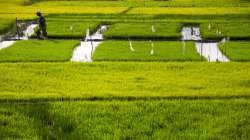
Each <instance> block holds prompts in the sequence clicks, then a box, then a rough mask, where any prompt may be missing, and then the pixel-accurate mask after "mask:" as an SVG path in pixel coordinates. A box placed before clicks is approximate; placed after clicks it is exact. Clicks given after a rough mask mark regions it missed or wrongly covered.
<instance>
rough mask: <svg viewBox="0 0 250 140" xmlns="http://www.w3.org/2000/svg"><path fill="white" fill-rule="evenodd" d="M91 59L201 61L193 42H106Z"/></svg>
mask: <svg viewBox="0 0 250 140" xmlns="http://www.w3.org/2000/svg"><path fill="white" fill-rule="evenodd" d="M130 43H131V44H130ZM183 43H185V44H183ZM130 45H131V46H130ZM93 58H94V60H96V61H201V57H200V55H199V54H198V53H197V52H196V50H195V46H194V43H193V42H175V41H131V42H129V41H107V42H104V43H102V44H101V45H100V46H99V47H98V48H97V50H96V51H95V54H94V56H93Z"/></svg>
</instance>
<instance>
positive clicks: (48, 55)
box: [0, 40, 79, 62]
mask: <svg viewBox="0 0 250 140" xmlns="http://www.w3.org/2000/svg"><path fill="white" fill-rule="evenodd" d="M77 45H79V42H78V41H74V40H69V41H59V40H53V41H47V40H46V41H35V40H34V41H18V42H16V43H15V44H14V45H12V46H11V47H9V48H6V49H3V50H1V51H0V58H1V60H0V61H1V62H33V61H38V62H41V61H68V60H70V58H71V56H72V51H73V49H74V48H75V47H76V46H77Z"/></svg>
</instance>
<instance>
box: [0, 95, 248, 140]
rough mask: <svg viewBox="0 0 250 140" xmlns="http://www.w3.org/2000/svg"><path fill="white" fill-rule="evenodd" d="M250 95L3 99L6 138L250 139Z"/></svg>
mask: <svg viewBox="0 0 250 140" xmlns="http://www.w3.org/2000/svg"><path fill="white" fill-rule="evenodd" d="M249 106H250V102H249V100H244V99H241V100H157V101H131V102H129V101H102V102H100V101H99V102H98V101H96V102H88V101H83V102H56V103H48V104H33V105H25V104H0V124H1V125H0V131H1V132H2V133H0V136H1V138H3V139H62V140H64V139H197V140H198V139H228V140H231V139H232V140H233V139H240V140H241V139H242V140H244V139H248V138H249V137H250V135H249V131H250V128H249V125H250V120H249V117H250V115H249V109H250V107H249Z"/></svg>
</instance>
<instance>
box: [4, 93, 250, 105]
mask: <svg viewBox="0 0 250 140" xmlns="http://www.w3.org/2000/svg"><path fill="white" fill-rule="evenodd" d="M232 99H247V100H248V99H250V95H229V96H165V97H163V96H159V97H155V96H154V97H150V96H144V97H135V96H106V97H101V96H94V97H85V98H70V97H68V98H67V97H62V98H55V97H50V98H32V99H11V98H8V99H7V98H5V99H3V98H0V103H7V104H8V103H18V104H33V103H49V102H69V101H70V102H81V101H96V102H98V101H154V100H170V101H171V100H232Z"/></svg>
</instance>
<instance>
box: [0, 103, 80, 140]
mask: <svg viewBox="0 0 250 140" xmlns="http://www.w3.org/2000/svg"><path fill="white" fill-rule="evenodd" d="M3 106H4V108H7V109H8V110H9V111H7V112H6V111H2V110H1V109H2V108H0V116H1V114H4V115H5V117H6V118H8V119H10V121H9V122H8V121H4V119H3V120H1V117H0V131H1V133H2V134H0V137H1V138H3V139H5V138H7V139H8V138H10V137H11V138H13V139H14V138H22V137H23V138H28V137H30V138H32V139H33V138H34V137H38V138H39V139H46V140H56V139H67V136H69V135H70V133H71V132H73V131H74V129H75V127H76V123H75V122H74V121H73V120H72V119H70V118H68V117H66V116H63V114H59V112H55V111H54V110H53V109H52V108H51V106H50V104H49V103H41V104H39V103H37V104H4V105H3ZM6 115H7V116H6ZM15 118H17V119H18V120H12V119H15ZM8 119H6V120H8ZM15 121H17V122H15ZM25 123H26V125H27V127H26V128H25V127H24V126H23V125H25ZM8 125H9V126H8ZM11 125H13V126H11ZM13 127H14V128H16V129H13ZM25 129H31V130H30V131H29V130H27V131H29V132H23V131H25ZM27 134H30V135H28V136H27Z"/></svg>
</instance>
